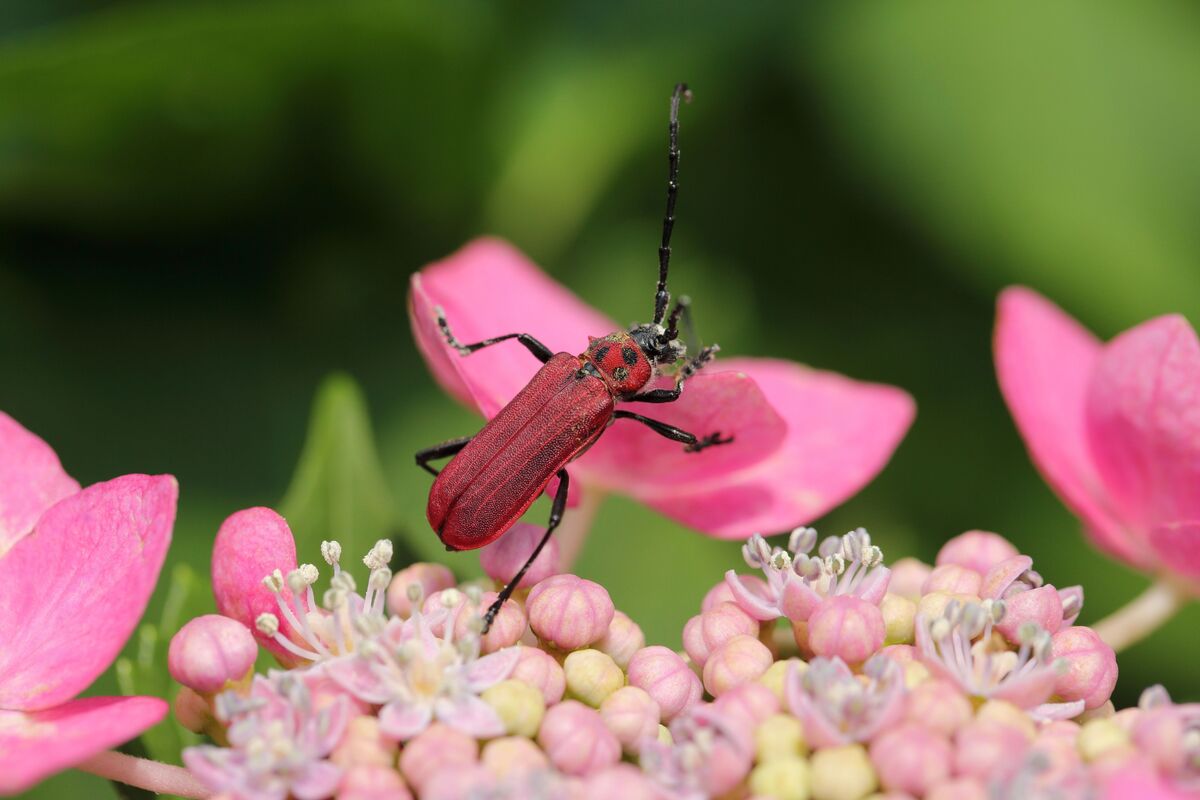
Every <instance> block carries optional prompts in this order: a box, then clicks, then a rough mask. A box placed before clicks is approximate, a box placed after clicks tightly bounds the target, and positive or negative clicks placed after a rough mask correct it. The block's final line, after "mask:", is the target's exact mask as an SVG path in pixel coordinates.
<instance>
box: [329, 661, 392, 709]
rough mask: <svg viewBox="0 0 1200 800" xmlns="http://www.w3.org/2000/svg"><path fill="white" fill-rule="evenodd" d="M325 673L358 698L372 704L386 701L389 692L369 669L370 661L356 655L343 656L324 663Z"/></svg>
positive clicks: (376, 674) (389, 694) (389, 695)
mask: <svg viewBox="0 0 1200 800" xmlns="http://www.w3.org/2000/svg"><path fill="white" fill-rule="evenodd" d="M325 674H326V675H328V676H329V677H330V678H331V679H332V680H333V682H334V683H336V684H337V685H338V686H340V687H342V688H343V689H345V690H346V691H347V692H349V693H350V694H352V695H354V696H355V697H357V698H358V699H360V700H365V701H366V702H368V703H372V704H376V705H378V704H381V703H385V702H387V700H388V698H389V697H391V693H390V692H389V691H388V689H387V687H386V686H384V685H383V681H381V680H380V679H379V675H378V673H376V672H375V670H373V669H371V662H370V661H368V660H367V659H365V658H362V657H360V656H357V655H350V656H343V657H342V658H336V659H334V660H333V661H327V662H326V663H325Z"/></svg>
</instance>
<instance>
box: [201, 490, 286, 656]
mask: <svg viewBox="0 0 1200 800" xmlns="http://www.w3.org/2000/svg"><path fill="white" fill-rule="evenodd" d="M295 568H296V539H295V537H293V536H292V529H291V528H289V527H288V524H287V521H286V520H284V518H283V517H281V516H279V514H277V513H275V512H274V511H273V510H271V509H269V508H263V507H261V506H260V507H257V508H247V509H243V510H242V511H238V512H236V513H234V514H233V515H231V516H230V517H229V519H227V520H225V522H223V523H221V529H220V530H219V531H217V540H216V542H215V543H214V544H213V556H212V582H213V595H214V596H215V597H216V600H217V610H218V611H220V612H221V613H222V614H224V615H225V616H227V617H231V618H233V619H236V620H237V621H238V622H240V623H242V624H243V625H245V626H246V627H247V628H249V629H250V630H251V631H253V632H254V636H255V638H257V639H258V641H259V643H260V644H262V645H263V646H264V647H266V648H268V649H269V650H270V651H271V652H272V653H274V654H275V655H276V656H277V657H278V658H280V659H281V660H282V661H283V662H284V663H291V662H292V661H293V660H294V656H292V654H291V653H289V652H287V651H286V650H285V649H284V648H282V647H280V646H279V645H278V644H277V643H276V642H274V641H273V640H271V639H268V638H266V637H265V636H263V635H262V634H261V633H260V632H259V631H258V628H257V627H255V620H256V619H257V618H258V615H259V614H264V613H270V614H274V615H275V616H276V618H278V619H279V632H280V633H281V634H283V635H284V636H289V635H294V632H293V631H292V628H291V626H290V625H289V624H288V622H287V620H286V619H284V617H283V614H282V613H280V610H279V603H278V602H277V601H276V600H275V595H274V593H273V592H272V591H271V590H270V589H268V588H267V587H266V586H264V585H263V582H262V581H263V578H265V577H266V576H268V575H270V574H271V573H272V572H274V571H275V570H279V571H281V572H282V573H283V574H284V576H286V575H287V574H288V573H289V572H291V571H292V570H294V569H295ZM284 592H285V593H287V594H289V595H290V592H289V590H288V589H287V587H286V586H285V587H284Z"/></svg>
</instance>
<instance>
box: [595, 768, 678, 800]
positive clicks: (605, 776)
mask: <svg viewBox="0 0 1200 800" xmlns="http://www.w3.org/2000/svg"><path fill="white" fill-rule="evenodd" d="M583 797H584V800H614V798H620V800H659V798H661V797H662V795H661V794H659V791H658V787H657V786H655V784H654V783H653V782H652V781H651V780H650V778H649V777H647V775H646V773H644V772H642V771H641V770H640V769H638V768H637V767H635V766H633V765H632V764H616V765H614V766H611V767H608V768H606V769H602V770H600V771H599V772H596V773H594V774H592V775H590V776H588V778H587V779H586V780H585V781H584V793H583Z"/></svg>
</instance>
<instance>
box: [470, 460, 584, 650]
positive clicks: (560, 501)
mask: <svg viewBox="0 0 1200 800" xmlns="http://www.w3.org/2000/svg"><path fill="white" fill-rule="evenodd" d="M570 484H571V478H570V477H569V476H568V475H567V471H566V470H565V469H560V470H559V471H558V489H557V490H556V491H555V492H554V502H553V503H551V505H550V521H549V522H548V523H546V532H545V533H544V534H542V540H541V541H540V542H538V544H537V547H535V548H533V552H532V553H530V554H529V558H527V559H526V560H525V563H524V564H522V565H521V568H520V569H519V570H517V574H516V575H514V576H513V577H512V580H510V581H509V582H508V583H507V584H506V585H505V587H504V588H503V589H501V590H500V594H499V595H498V596H497V597H496V600H495V602H494V603H492V604H491V605H490V606H488V610H487V612H486V613H485V614H484V615H483V632H484V633H487V632H488V628H490V627H492V622H494V621H495V619H496V615H497V614H499V613H500V606H502V605H504V601H505V600H507V599H508V598H510V597H512V593H513V592H514V591H516V588H517V586H518V584H520V583H521V579H522V578H524V577H525V573H526V572H528V571H529V567H530V566H531V565H532V564H533V562H534V561H536V560H537V557H538V556H539V555H540V554H541V552H542V548H543V547H545V546H546V542H548V541H550V534H552V533H554V529H555V528H557V527H558V524H559V523H560V522H562V516H563V511H564V510H565V509H566V507H567V487H569V486H570Z"/></svg>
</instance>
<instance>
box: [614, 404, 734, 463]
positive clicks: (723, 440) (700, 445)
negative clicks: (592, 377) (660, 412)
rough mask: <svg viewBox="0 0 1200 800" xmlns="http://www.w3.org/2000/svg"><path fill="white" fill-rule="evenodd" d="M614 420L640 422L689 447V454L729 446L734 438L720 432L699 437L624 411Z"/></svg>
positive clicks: (658, 421) (617, 411)
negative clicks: (718, 446)
mask: <svg viewBox="0 0 1200 800" xmlns="http://www.w3.org/2000/svg"><path fill="white" fill-rule="evenodd" d="M613 419H631V420H633V421H634V422H640V423H642V424H643V425H645V426H646V427H647V428H649V429H650V430H652V431H654V432H655V433H657V434H659V435H660V436H665V437H667V438H668V439H671V440H673V441H676V442H681V443H682V444H685V445H687V446H686V447H684V448H683V449H684V450H685V451H686V452H688V453H699V452H700V451H701V450H704V449H707V448H709V447H715V446H716V445H719V444H729V443H730V442H732V441H733V437H732V436H721V432H720V431H714V432H713V433H710V434H709V435H708V436H697V435H696V434H694V433H688V432H687V431H685V430H683V429H682V428H676V427H675V426H674V425H668V424H667V423H665V422H662V421H660V420H657V419H650V418H649V417H643V416H642V415H641V414H635V413H633V412H632V411H625V410H624V409H618V410H616V411H614V412H613Z"/></svg>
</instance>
